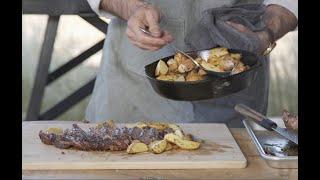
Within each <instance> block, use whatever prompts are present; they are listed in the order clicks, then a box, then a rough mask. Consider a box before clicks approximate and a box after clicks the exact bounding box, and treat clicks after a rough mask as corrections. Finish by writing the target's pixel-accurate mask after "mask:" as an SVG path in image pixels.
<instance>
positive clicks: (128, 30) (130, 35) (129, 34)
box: [126, 28, 136, 41]
mask: <svg viewBox="0 0 320 180" xmlns="http://www.w3.org/2000/svg"><path fill="white" fill-rule="evenodd" d="M126 34H127V36H128V38H129V39H131V40H134V41H135V40H136V38H135V34H134V32H133V31H131V29H130V28H127V29H126Z"/></svg>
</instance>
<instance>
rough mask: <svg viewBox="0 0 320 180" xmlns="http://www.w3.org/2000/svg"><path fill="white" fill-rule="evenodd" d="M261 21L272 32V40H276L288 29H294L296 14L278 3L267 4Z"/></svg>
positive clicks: (296, 22) (296, 23) (296, 21)
mask: <svg viewBox="0 0 320 180" xmlns="http://www.w3.org/2000/svg"><path fill="white" fill-rule="evenodd" d="M263 21H264V23H265V24H266V26H267V27H268V28H269V29H270V30H271V31H272V32H273V35H274V40H277V39H279V38H281V37H282V36H284V35H285V34H286V33H288V32H289V31H292V30H294V29H295V28H296V27H297V25H298V19H297V18H296V16H295V15H294V14H293V13H292V12H290V11H289V10H287V9H286V8H284V7H282V6H279V5H269V6H268V7H267V9H266V12H265V14H264V15H263Z"/></svg>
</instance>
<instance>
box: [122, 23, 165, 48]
mask: <svg viewBox="0 0 320 180" xmlns="http://www.w3.org/2000/svg"><path fill="white" fill-rule="evenodd" d="M126 34H127V36H128V38H129V39H130V41H131V42H132V44H134V45H136V46H138V47H139V48H141V49H144V50H151V51H156V50H159V49H160V48H161V46H152V45H147V44H142V43H140V42H139V41H137V39H136V36H135V34H134V33H133V32H132V31H131V30H130V29H129V28H127V30H126Z"/></svg>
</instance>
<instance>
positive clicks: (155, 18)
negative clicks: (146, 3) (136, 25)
mask: <svg viewBox="0 0 320 180" xmlns="http://www.w3.org/2000/svg"><path fill="white" fill-rule="evenodd" d="M159 18H160V17H159V14H158V13H157V12H152V11H146V19H145V20H146V23H147V26H148V27H149V31H150V32H151V34H152V36H154V37H160V36H161V34H162V32H161V30H160V26H159Z"/></svg>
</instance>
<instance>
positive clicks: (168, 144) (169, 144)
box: [164, 142, 173, 151]
mask: <svg viewBox="0 0 320 180" xmlns="http://www.w3.org/2000/svg"><path fill="white" fill-rule="evenodd" d="M171 149H173V145H172V144H171V143H169V142H167V146H166V149H165V150H164V151H170V150H171Z"/></svg>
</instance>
